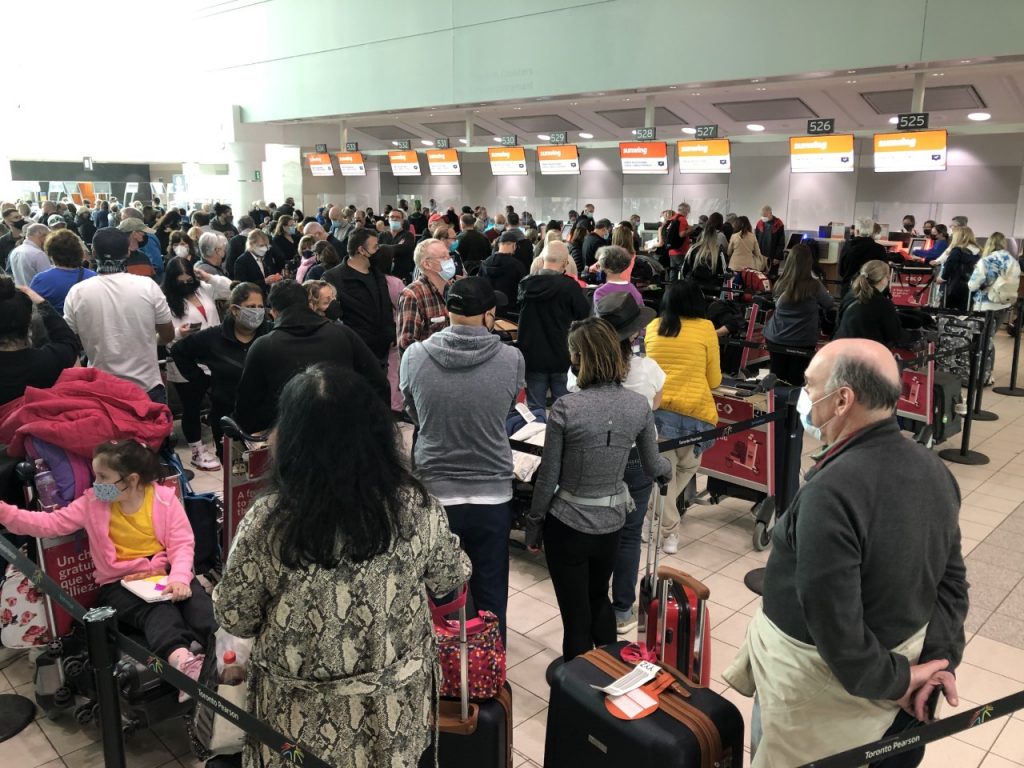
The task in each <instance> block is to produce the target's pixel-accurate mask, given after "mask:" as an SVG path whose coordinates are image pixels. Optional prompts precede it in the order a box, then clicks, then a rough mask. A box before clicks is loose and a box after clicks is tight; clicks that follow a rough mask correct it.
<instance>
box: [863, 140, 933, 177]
mask: <svg viewBox="0 0 1024 768" xmlns="http://www.w3.org/2000/svg"><path fill="white" fill-rule="evenodd" d="M874 143H875V170H876V171H878V172H881V173H886V172H892V171H944V170H946V131H945V130H939V131H910V132H906V133H876V134H875V142H874Z"/></svg>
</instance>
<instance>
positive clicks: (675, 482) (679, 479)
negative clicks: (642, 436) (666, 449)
mask: <svg viewBox="0 0 1024 768" xmlns="http://www.w3.org/2000/svg"><path fill="white" fill-rule="evenodd" d="M654 422H655V424H657V426H658V437H660V438H661V439H662V440H674V439H678V438H681V437H687V436H689V435H695V434H697V433H698V432H705V431H707V430H709V429H714V428H715V427H714V425H713V424H708V423H707V422H706V421H701V420H700V419H695V418H693V417H691V416H684V415H683V414H681V413H676V412H675V411H664V410H657V411H655V412H654ZM710 446H711V443H710V442H704V443H698V444H696V445H687V446H683V447H682V448H676V449H675V450H674V451H673V452H672V454H673V455H671V456H669V462H671V464H672V476H671V479H670V480H669V483H668V497H667V498H666V499H665V505H664V509H662V510H661V535H662V536H667V535H668V534H670V533H672V532H673V531H674V530H675V528H676V526H677V525H678V524H679V510H678V508H677V506H676V502H677V500H678V499H679V496H680V495H681V494H682V493H683V492H684V491H685V490H686V486H687V485H689V484H690V480H692V479H693V476H694V475H696V474H697V469H698V468H699V467H700V455H701V453H702V452H703V451H705V450H706V449H708V448H709V447H710ZM652 538H654V537H653V536H652Z"/></svg>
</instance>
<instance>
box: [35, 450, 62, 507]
mask: <svg viewBox="0 0 1024 768" xmlns="http://www.w3.org/2000/svg"><path fill="white" fill-rule="evenodd" d="M35 483H36V496H37V497H38V498H39V506H40V507H42V509H43V511H44V512H52V511H53V510H55V509H57V507H59V506H60V505H61V503H60V496H59V495H58V493H57V479H56V478H55V477H54V476H53V472H51V471H50V468H49V467H48V466H46V462H45V461H43V460H42V459H36V477H35Z"/></svg>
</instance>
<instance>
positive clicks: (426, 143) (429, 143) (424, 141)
mask: <svg viewBox="0 0 1024 768" xmlns="http://www.w3.org/2000/svg"><path fill="white" fill-rule="evenodd" d="M420 144H422V145H423V146H424V147H431V146H433V145H434V142H432V141H431V140H430V139H420Z"/></svg>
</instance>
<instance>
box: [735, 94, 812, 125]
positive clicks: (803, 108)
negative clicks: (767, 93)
mask: <svg viewBox="0 0 1024 768" xmlns="http://www.w3.org/2000/svg"><path fill="white" fill-rule="evenodd" d="M715 106H716V107H717V108H718V109H720V110H721V111H722V112H724V113H725V114H726V115H728V116H729V117H730V118H731V119H732V120H734V121H735V122H737V123H759V122H763V121H767V120H795V119H797V118H801V117H818V114H817V113H816V112H815V111H814V110H813V109H811V108H810V107H808V106H807V105H806V104H804V102H803V99H758V100H755V101H724V102H718V103H716V104H715Z"/></svg>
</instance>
